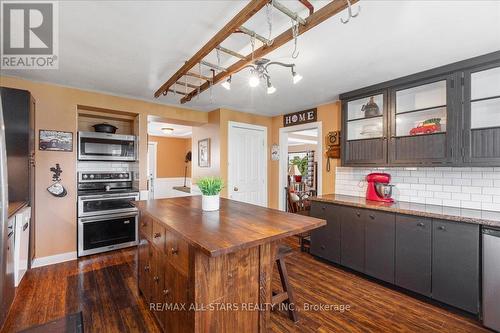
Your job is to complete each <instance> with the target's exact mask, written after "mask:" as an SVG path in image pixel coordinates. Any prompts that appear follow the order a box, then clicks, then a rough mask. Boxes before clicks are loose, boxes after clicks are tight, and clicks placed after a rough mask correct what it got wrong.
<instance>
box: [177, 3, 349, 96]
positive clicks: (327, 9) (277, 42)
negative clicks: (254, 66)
mask: <svg viewBox="0 0 500 333" xmlns="http://www.w3.org/2000/svg"><path fill="white" fill-rule="evenodd" d="M358 1H359V0H351V4H355V3H357V2H358ZM346 8H347V2H344V1H331V2H329V3H328V4H327V5H325V6H323V7H322V8H321V9H319V10H317V11H316V12H314V14H312V15H310V16H309V17H307V18H306V24H304V25H302V24H299V26H298V29H299V35H302V34H303V33H305V32H306V31H309V30H310V29H312V28H314V27H315V26H317V25H319V24H321V23H323V22H324V21H326V20H327V19H329V18H330V17H332V16H334V15H336V14H338V13H339V12H341V11H342V10H344V9H346ZM291 40H293V33H292V29H291V28H290V29H288V30H286V31H285V32H283V33H282V34H280V35H279V36H277V37H276V38H274V42H273V43H272V45H266V44H264V45H263V46H262V47H260V48H258V49H256V50H255V52H254V55H253V58H254V59H258V58H261V57H264V56H265V55H267V54H268V53H270V52H272V51H274V50H276V49H277V48H279V47H281V46H283V45H285V44H286V43H288V42H289V41H291ZM251 62H252V55H251V54H250V55H248V56H246V59H242V60H239V61H238V62H236V63H234V64H233V65H231V66H229V67H228V68H227V71H226V72H221V73H219V74H217V75H215V77H214V79H213V82H212V84H217V83H219V82H221V81H223V80H224V79H225V78H227V77H229V76H230V75H232V74H234V73H236V72H238V71H240V70H241V69H242V68H243V67H245V66H246V65H249V64H250V63H251ZM209 87H210V83H209V82H205V83H203V84H202V85H201V86H200V88H199V89H197V90H194V91H192V92H190V93H189V94H187V95H186V96H184V97H183V98H182V99H181V103H182V104H184V103H186V102H189V101H190V100H191V99H192V98H193V97H194V96H196V95H197V94H198V93H201V92H203V91H205V90H207V89H208V88H209Z"/></svg>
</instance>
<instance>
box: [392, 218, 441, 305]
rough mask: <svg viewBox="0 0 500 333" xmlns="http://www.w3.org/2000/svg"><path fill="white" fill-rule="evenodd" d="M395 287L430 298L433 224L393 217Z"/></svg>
mask: <svg viewBox="0 0 500 333" xmlns="http://www.w3.org/2000/svg"><path fill="white" fill-rule="evenodd" d="M395 252H396V253H395V255H396V263H395V268H396V272H395V284H396V285H398V286H400V287H403V288H406V289H408V290H411V291H414V292H416V293H419V294H422V295H425V296H427V297H430V296H431V273H432V267H431V266H432V220H431V219H426V218H422V217H416V216H409V215H396V251H395Z"/></svg>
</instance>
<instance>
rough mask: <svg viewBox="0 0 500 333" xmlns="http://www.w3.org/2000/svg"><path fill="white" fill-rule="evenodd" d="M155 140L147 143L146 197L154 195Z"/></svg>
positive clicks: (150, 197)
mask: <svg viewBox="0 0 500 333" xmlns="http://www.w3.org/2000/svg"><path fill="white" fill-rule="evenodd" d="M157 144H158V143H157V142H149V143H148V192H149V193H148V199H154V197H155V180H156V150H157Z"/></svg>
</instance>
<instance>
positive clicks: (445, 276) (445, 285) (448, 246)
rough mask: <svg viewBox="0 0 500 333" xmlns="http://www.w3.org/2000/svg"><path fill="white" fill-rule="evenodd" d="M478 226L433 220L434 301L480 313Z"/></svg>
mask: <svg viewBox="0 0 500 333" xmlns="http://www.w3.org/2000/svg"><path fill="white" fill-rule="evenodd" d="M479 235H480V233H479V225H473V224H465V223H454V222H448V221H441V220H433V238H432V298H434V299H436V300H438V301H441V302H443V303H446V304H450V305H453V306H456V307H457V308H460V309H463V310H466V311H469V312H472V313H478V312H479Z"/></svg>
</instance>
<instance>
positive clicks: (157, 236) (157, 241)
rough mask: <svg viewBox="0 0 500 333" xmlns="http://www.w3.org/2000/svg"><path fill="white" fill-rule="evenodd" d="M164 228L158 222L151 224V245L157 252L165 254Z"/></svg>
mask: <svg viewBox="0 0 500 333" xmlns="http://www.w3.org/2000/svg"><path fill="white" fill-rule="evenodd" d="M165 233H166V231H165V227H164V226H163V225H162V224H161V223H160V222H158V221H154V223H153V244H154V245H156V247H157V248H158V250H160V251H162V252H165Z"/></svg>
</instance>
